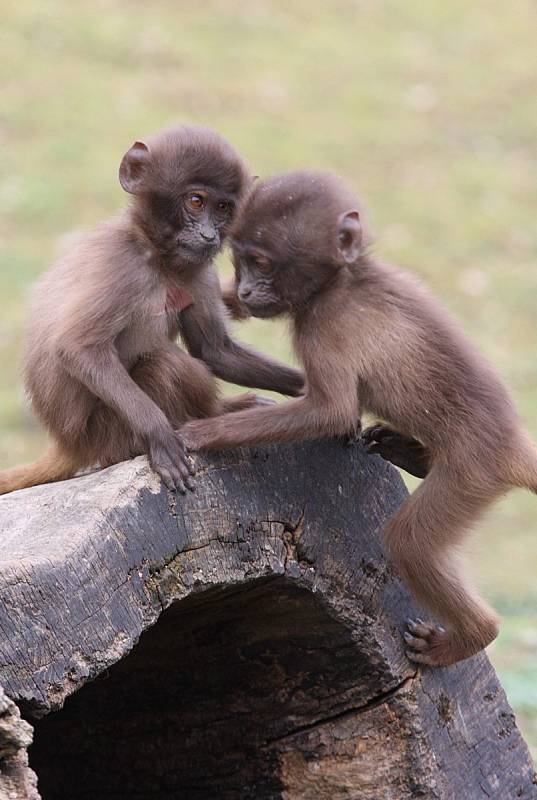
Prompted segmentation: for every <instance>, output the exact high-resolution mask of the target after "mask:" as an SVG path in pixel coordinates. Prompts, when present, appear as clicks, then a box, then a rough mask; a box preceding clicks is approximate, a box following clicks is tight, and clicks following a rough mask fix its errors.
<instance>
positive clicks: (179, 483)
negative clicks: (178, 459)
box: [173, 470, 186, 494]
mask: <svg viewBox="0 0 537 800" xmlns="http://www.w3.org/2000/svg"><path fill="white" fill-rule="evenodd" d="M173 472H174V484H175V488H176V489H177V491H178V492H180V494H186V486H185V484H184V481H183V478H182V477H181V475H180V473H179V472H177V471H176V470H174V471H173Z"/></svg>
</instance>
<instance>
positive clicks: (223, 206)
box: [216, 200, 232, 216]
mask: <svg viewBox="0 0 537 800" xmlns="http://www.w3.org/2000/svg"><path fill="white" fill-rule="evenodd" d="M216 208H217V209H218V211H219V213H220V214H222V216H224V215H227V214H231V208H232V206H231V203H228V201H227V200H221V201H220V202H219V203H218V205H217V206H216Z"/></svg>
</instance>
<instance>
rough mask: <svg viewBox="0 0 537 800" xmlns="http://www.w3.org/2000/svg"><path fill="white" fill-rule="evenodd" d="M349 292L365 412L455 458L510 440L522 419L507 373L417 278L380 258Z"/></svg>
mask: <svg viewBox="0 0 537 800" xmlns="http://www.w3.org/2000/svg"><path fill="white" fill-rule="evenodd" d="M349 289H350V291H349V293H348V296H349V303H348V310H347V312H346V316H347V317H348V323H347V324H348V325H349V329H350V330H351V331H353V333H354V338H355V345H354V347H353V348H352V353H353V356H352V357H353V358H354V360H355V363H356V368H357V372H358V383H359V387H358V392H359V397H360V401H361V403H362V404H363V407H364V409H367V410H368V411H370V412H372V413H373V414H375V415H376V416H378V417H380V418H381V419H384V420H386V421H388V422H391V423H392V424H393V425H394V426H396V427H397V429H398V430H400V431H401V432H403V433H407V434H408V435H411V436H415V437H417V438H419V439H421V440H422V441H423V442H424V443H425V444H426V445H428V446H429V447H430V448H431V449H432V450H433V451H434V452H436V453H438V454H441V453H445V454H446V455H447V456H448V457H449V456H450V455H451V453H452V451H453V447H454V445H455V444H460V443H461V442H466V444H467V446H468V448H470V449H473V451H474V452H475V453H476V454H478V455H480V454H481V453H482V451H483V449H485V450H487V452H489V453H491V452H493V451H497V450H498V449H501V448H502V447H505V446H507V445H508V443H509V442H510V440H511V438H512V437H513V436H514V435H517V432H518V430H519V428H520V423H519V420H518V417H517V414H516V411H515V409H514V406H513V403H512V401H511V398H510V396H509V394H508V392H507V389H506V388H505V386H504V384H503V382H502V380H501V378H500V377H499V375H498V374H497V373H496V371H495V370H494V369H493V368H492V366H491V365H490V364H489V363H488V362H487V361H486V359H485V358H484V357H483V356H482V355H481V354H480V353H479V352H478V351H477V349H476V348H475V347H474V345H473V344H472V343H471V342H470V341H469V339H468V338H467V337H466V336H465V334H464V333H463V331H462V329H461V327H460V325H458V324H457V323H456V322H455V320H454V319H453V318H452V317H451V316H450V315H449V314H448V312H447V311H446V310H445V309H444V308H443V307H442V306H441V304H440V303H439V302H438V301H437V300H436V299H435V298H434V297H433V296H432V295H431V294H430V293H429V292H428V291H427V290H426V289H425V288H424V287H423V286H422V285H421V284H420V283H419V282H418V281H417V280H416V279H415V278H414V277H413V276H411V275H410V274H408V273H405V272H403V271H400V270H397V269H394V268H392V267H390V266H387V265H384V264H377V263H373V264H370V265H368V267H367V269H366V271H365V275H360V274H357V276H355V277H354V279H353V280H352V282H351V286H349Z"/></svg>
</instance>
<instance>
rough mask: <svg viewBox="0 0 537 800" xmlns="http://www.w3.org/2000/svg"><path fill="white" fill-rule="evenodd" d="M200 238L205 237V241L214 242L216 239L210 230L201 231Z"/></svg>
mask: <svg viewBox="0 0 537 800" xmlns="http://www.w3.org/2000/svg"><path fill="white" fill-rule="evenodd" d="M201 236H202V239H205V241H206V242H214V240H215V239H216V234H215V233H212V232H210V231H201Z"/></svg>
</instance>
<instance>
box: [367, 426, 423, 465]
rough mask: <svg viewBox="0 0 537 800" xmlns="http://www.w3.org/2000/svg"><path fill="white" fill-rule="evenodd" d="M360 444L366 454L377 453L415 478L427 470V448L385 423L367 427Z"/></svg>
mask: <svg viewBox="0 0 537 800" xmlns="http://www.w3.org/2000/svg"><path fill="white" fill-rule="evenodd" d="M362 444H363V446H364V447H365V450H366V452H367V453H368V454H370V455H374V454H378V455H379V456H381V458H383V459H385V461H390V462H391V463H392V464H395V466H396V467H401V469H404V470H405V471H406V472H409V473H410V474H411V475H415V476H416V477H417V478H424V477H425V476H426V475H427V473H428V471H429V468H430V460H431V454H430V452H429V450H428V449H427V448H426V447H425V446H424V445H423V444H422V443H421V442H420V441H418V439H414V438H413V437H412V436H404V435H403V434H402V433H398V432H397V431H394V430H393V429H392V428H388V427H387V426H386V425H373V426H371V427H370V428H367V430H365V431H364V432H363V434H362Z"/></svg>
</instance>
